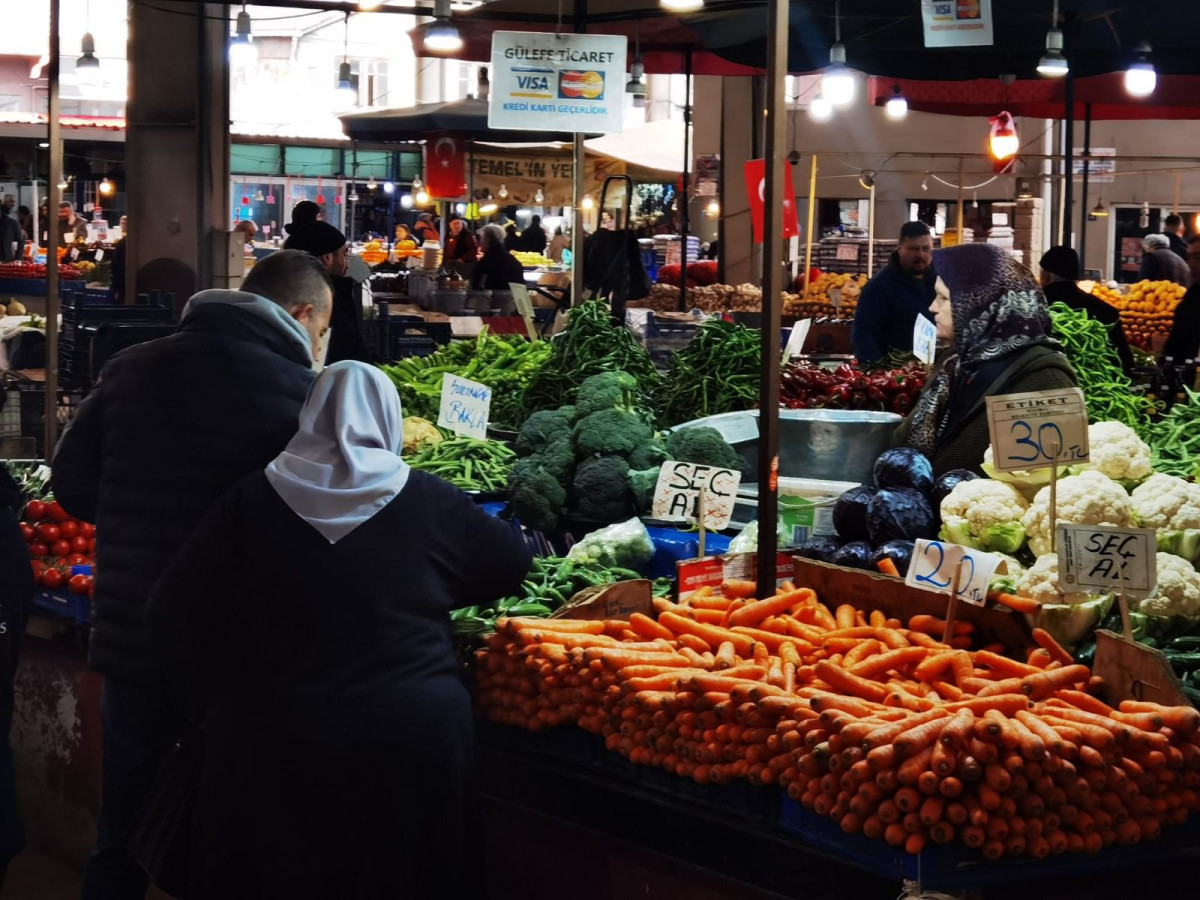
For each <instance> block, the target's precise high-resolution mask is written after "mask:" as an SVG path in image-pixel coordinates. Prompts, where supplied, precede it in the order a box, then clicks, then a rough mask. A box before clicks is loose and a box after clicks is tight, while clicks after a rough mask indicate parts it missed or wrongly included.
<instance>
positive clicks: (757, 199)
mask: <svg viewBox="0 0 1200 900" xmlns="http://www.w3.org/2000/svg"><path fill="white" fill-rule="evenodd" d="M766 192H767V161H766V160H765V159H751V160H748V161H747V162H746V194H747V196H748V197H749V200H750V218H751V220H752V221H753V223H754V243H756V244H761V243H762V242H763V206H764V204H765V203H766V200H765V197H766ZM799 236H800V218H799V216H797V215H796V186H795V184H794V183H793V182H792V167H791V165H790V164H789V163H786V162H785V163H784V164H783V239H784V240H785V241H786V240H790V239H791V238H794V237H799Z"/></svg>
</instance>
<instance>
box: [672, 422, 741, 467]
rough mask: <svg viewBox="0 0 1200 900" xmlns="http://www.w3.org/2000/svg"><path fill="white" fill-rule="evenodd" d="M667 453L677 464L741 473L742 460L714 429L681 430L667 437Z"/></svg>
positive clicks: (705, 427)
mask: <svg viewBox="0 0 1200 900" xmlns="http://www.w3.org/2000/svg"><path fill="white" fill-rule="evenodd" d="M667 452H668V453H670V454H671V459H674V460H678V461H679V462H690V463H696V464H697V465H702V466H716V467H717V468H720V469H733V470H734V471H741V468H742V458H741V456H739V455H738V452H737V451H736V450H734V449H733V448H732V447H731V446H729V444H728V443H726V441H725V438H723V437H721V432H719V431H717V429H715V428H709V427H707V426H703V427H700V428H681V429H679V430H677V431H672V432H671V433H670V434H669V435H667Z"/></svg>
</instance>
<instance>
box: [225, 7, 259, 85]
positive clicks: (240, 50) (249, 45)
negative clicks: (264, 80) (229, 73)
mask: <svg viewBox="0 0 1200 900" xmlns="http://www.w3.org/2000/svg"><path fill="white" fill-rule="evenodd" d="M257 61H258V48H257V47H255V46H254V39H253V38H252V37H251V35H250V13H248V12H246V4H245V3H243V4H242V11H241V12H240V13H238V15H237V33H236V34H235V35H234V36H233V37H232V38H231V39H230V41H229V63H230V65H232V66H234V67H235V68H240V69H245V68H248V67H250V66H252V65H254V64H255V63H256V62H257Z"/></svg>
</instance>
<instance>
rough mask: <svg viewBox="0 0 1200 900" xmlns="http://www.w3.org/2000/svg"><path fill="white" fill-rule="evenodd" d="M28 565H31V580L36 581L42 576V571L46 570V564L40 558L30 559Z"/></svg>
mask: <svg viewBox="0 0 1200 900" xmlns="http://www.w3.org/2000/svg"><path fill="white" fill-rule="evenodd" d="M29 565H31V566H32V567H33V580H34V581H37V580H38V579H40V578H41V577H42V572H44V571H45V570H46V564H45V563H44V562H42V561H41V560H40V559H31V560H30V561H29Z"/></svg>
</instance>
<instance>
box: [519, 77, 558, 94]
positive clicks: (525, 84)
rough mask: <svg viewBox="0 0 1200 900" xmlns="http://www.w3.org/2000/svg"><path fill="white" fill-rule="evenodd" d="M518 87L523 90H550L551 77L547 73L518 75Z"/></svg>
mask: <svg viewBox="0 0 1200 900" xmlns="http://www.w3.org/2000/svg"><path fill="white" fill-rule="evenodd" d="M517 87H518V88H519V89H520V90H522V91H548V90H550V79H549V78H547V77H546V76H545V75H518V76H517Z"/></svg>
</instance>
